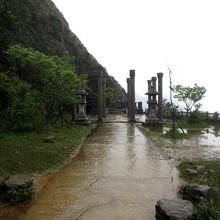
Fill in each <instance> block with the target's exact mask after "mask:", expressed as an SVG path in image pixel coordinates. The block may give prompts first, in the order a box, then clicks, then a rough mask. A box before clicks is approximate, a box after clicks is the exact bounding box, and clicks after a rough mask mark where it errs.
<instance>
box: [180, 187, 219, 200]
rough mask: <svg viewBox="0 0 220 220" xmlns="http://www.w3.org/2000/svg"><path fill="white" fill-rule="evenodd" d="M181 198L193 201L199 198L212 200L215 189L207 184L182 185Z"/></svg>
mask: <svg viewBox="0 0 220 220" xmlns="http://www.w3.org/2000/svg"><path fill="white" fill-rule="evenodd" d="M182 192H183V198H184V199H188V200H190V201H193V202H199V201H201V199H206V200H212V199H214V197H215V195H216V190H215V189H213V188H212V187H210V186H207V185H198V184H187V185H185V186H184V187H183V190H182Z"/></svg>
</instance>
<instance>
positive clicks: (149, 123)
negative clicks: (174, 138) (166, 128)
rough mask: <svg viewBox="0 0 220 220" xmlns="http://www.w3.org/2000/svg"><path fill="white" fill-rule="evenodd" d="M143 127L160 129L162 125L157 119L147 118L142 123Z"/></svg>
mask: <svg viewBox="0 0 220 220" xmlns="http://www.w3.org/2000/svg"><path fill="white" fill-rule="evenodd" d="M142 126H144V127H162V126H163V123H162V122H161V121H160V120H159V119H158V118H149V119H146V121H145V122H142Z"/></svg>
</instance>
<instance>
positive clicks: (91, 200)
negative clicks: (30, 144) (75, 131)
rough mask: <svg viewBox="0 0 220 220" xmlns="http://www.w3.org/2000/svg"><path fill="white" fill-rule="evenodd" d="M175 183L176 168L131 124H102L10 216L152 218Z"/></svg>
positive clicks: (88, 219)
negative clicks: (41, 187)
mask: <svg viewBox="0 0 220 220" xmlns="http://www.w3.org/2000/svg"><path fill="white" fill-rule="evenodd" d="M178 184H179V182H178V178H177V171H176V169H175V168H174V167H172V165H171V164H169V163H168V161H167V160H165V159H164V158H163V157H161V155H160V153H159V151H158V150H157V147H155V146H153V144H152V142H151V140H149V139H147V138H145V137H144V136H143V135H142V134H141V133H140V131H139V130H138V129H137V128H136V127H135V126H134V125H132V124H127V123H113V124H102V125H100V126H99V128H98V129H97V132H95V133H93V134H92V135H91V136H90V137H89V138H88V139H87V140H86V141H85V143H84V144H83V146H82V148H81V150H80V152H79V153H78V155H77V156H76V158H74V160H73V161H72V162H71V163H70V164H68V165H67V166H65V167H64V168H62V169H61V170H60V171H59V172H57V173H56V174H55V175H54V176H53V177H52V178H51V179H50V181H49V184H48V185H47V186H46V187H45V188H44V189H43V190H42V191H41V192H40V193H39V196H38V197H37V198H35V199H34V200H33V201H32V202H31V203H30V205H29V207H27V208H26V209H24V210H22V212H21V210H20V212H14V213H13V214H14V216H13V218H12V219H14V220H16V219H17V220H20V219H22V220H23V219H28V220H30V219H31V220H35V219H36V220H39V219H48V220H49V219H55V220H56V219H62V220H63V219H65V220H67V219H68V220H70V219H71V220H103V219H105V220H112V219H119V220H120V219H126V220H134V219H136V220H142V219H149V220H151V219H154V215H155V208H154V207H155V204H156V201H157V200H158V199H161V198H163V197H166V198H176V190H177V185H178ZM0 219H9V218H7V216H5V217H2V218H0Z"/></svg>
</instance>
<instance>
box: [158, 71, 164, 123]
mask: <svg viewBox="0 0 220 220" xmlns="http://www.w3.org/2000/svg"><path fill="white" fill-rule="evenodd" d="M157 77H158V92H159V95H158V118H159V119H160V121H162V119H163V73H157Z"/></svg>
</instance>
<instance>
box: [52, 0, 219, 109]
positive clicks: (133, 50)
mask: <svg viewBox="0 0 220 220" xmlns="http://www.w3.org/2000/svg"><path fill="white" fill-rule="evenodd" d="M53 2H54V3H55V4H56V6H57V7H58V8H59V10H60V11H61V12H62V13H63V15H64V17H65V18H66V20H67V21H68V23H69V26H70V29H71V30H72V31H73V33H75V34H76V35H77V36H78V37H79V39H80V40H81V42H82V43H83V44H84V45H85V47H86V48H87V49H88V51H89V52H90V53H91V54H92V55H93V56H94V57H95V58H96V59H97V60H98V62H99V63H100V64H101V65H103V66H104V67H105V68H106V69H107V71H108V73H109V74H110V75H112V76H114V77H115V79H116V80H117V81H118V82H119V83H120V84H121V85H122V86H123V87H124V88H125V89H126V87H127V86H126V78H127V77H128V76H129V69H135V70H136V92H137V93H138V94H139V95H141V96H144V93H145V92H146V91H147V80H148V79H150V78H151V77H152V76H156V74H157V72H163V73H164V93H165V94H167V95H168V94H169V89H168V86H169V79H168V69H167V65H169V66H170V68H171V69H172V72H173V83H174V84H182V85H184V86H187V85H193V84H194V83H197V84H198V85H200V86H205V87H206V89H207V93H206V97H205V98H204V99H203V102H202V103H203V107H202V109H203V110H208V111H210V112H214V111H219V112H220V98H219V95H220V80H219V79H220V1H219V0H53Z"/></svg>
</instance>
